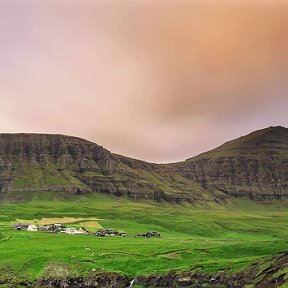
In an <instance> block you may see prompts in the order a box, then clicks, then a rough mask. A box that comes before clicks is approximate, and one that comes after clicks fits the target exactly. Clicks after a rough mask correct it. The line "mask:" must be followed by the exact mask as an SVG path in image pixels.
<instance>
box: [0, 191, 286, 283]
mask: <svg viewBox="0 0 288 288" xmlns="http://www.w3.org/2000/svg"><path fill="white" fill-rule="evenodd" d="M287 208H288V205H287V201H276V200H275V201H273V202H272V203H265V202H261V203H255V202H252V201H249V200H243V199H242V200H239V199H238V200H234V201H233V202H230V203H229V204H226V205H217V204H215V203H214V204H212V203H210V204H205V205H204V204H201V203H198V204H197V205H196V204H195V205H191V204H187V203H186V204H182V205H179V204H169V203H166V202H161V203H160V202H149V201H147V202H144V201H143V202H135V201H133V200H131V199H126V198H116V197H113V196H108V195H101V194H100V195H90V196H86V197H82V198H77V200H75V199H68V200H67V199H66V200H64V199H62V200H61V199H51V198H50V197H49V196H47V198H45V197H43V196H42V198H37V197H34V199H33V201H32V202H29V203H21V204H5V205H2V206H1V208H0V272H1V275H2V276H0V278H1V277H4V276H3V275H8V276H9V277H12V276H13V275H14V276H13V277H19V278H20V277H25V278H28V279H29V280H31V281H33V280H34V279H36V278H38V277H39V276H41V275H43V274H45V273H46V274H47V273H48V272H49V269H48V268H49V267H50V266H51V265H52V266H53V265H56V266H57V267H65V273H69V274H70V275H71V276H72V275H75V276H76V275H89V273H90V272H91V271H95V270H105V271H114V272H119V273H122V274H126V275H129V276H131V277H133V276H135V275H139V274H151V273H159V274H161V273H165V272H167V271H169V270H171V269H182V270H185V269H190V268H192V267H196V268H195V269H199V270H201V271H203V272H204V271H205V272H218V271H227V272H228V273H233V272H236V271H239V270H240V269H242V268H244V267H247V266H248V265H249V264H251V263H253V262H255V261H257V260H258V259H260V258H261V257H264V256H270V255H271V254H274V253H279V252H283V251H285V250H287V249H288V221H287V219H288V209H287ZM62 217H63V219H64V217H73V218H76V219H75V221H74V223H69V224H67V225H66V226H67V227H69V226H70V227H80V226H81V225H82V222H83V221H84V220H83V219H86V218H87V221H86V222H88V220H89V218H90V220H89V221H90V222H91V218H97V224H100V225H101V226H102V227H103V228H107V229H108V228H111V229H117V230H121V231H125V232H127V233H128V236H127V237H126V238H123V237H118V236H115V237H94V236H86V235H66V234H62V233H58V234H53V233H47V232H28V231H23V230H22V231H16V230H14V229H13V228H12V224H13V223H16V221H17V220H16V219H23V220H25V221H26V222H33V221H36V222H37V221H39V220H40V219H43V218H62ZM78 219H82V220H79V221H78ZM58 222H59V221H58ZM92 222H93V221H92ZM95 231H96V228H91V232H95ZM147 231H158V232H160V233H161V237H160V238H150V239H145V238H136V237H135V235H136V234H139V233H145V232H147ZM47 267H48V268H47ZM60 270H61V269H60ZM63 273H64V272H63ZM8 276H7V277H8ZM0 280H1V279H0Z"/></svg>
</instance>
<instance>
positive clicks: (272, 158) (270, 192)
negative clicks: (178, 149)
mask: <svg viewBox="0 0 288 288" xmlns="http://www.w3.org/2000/svg"><path fill="white" fill-rule="evenodd" d="M287 148H288V129H287V128H283V127H270V128H266V129H263V130H260V131H256V132H253V133H251V134H249V135H247V136H244V137H240V138H238V139H236V140H233V141H230V142H227V143H225V144H224V145H222V146H220V147H218V148H216V149H214V150H211V151H209V152H207V153H203V154H200V155H198V156H196V157H194V158H191V159H188V160H186V161H183V162H179V163H172V164H153V163H148V162H145V161H140V160H135V159H131V158H128V157H124V156H121V155H117V154H113V153H111V152H110V151H108V150H106V149H105V148H103V147H101V146H99V145H97V144H95V143H92V142H90V141H86V140H84V139H80V138H76V137H71V136H63V135H49V134H0V193H1V194H0V195H1V199H2V201H6V202H8V201H23V200H28V199H30V198H31V197H33V195H34V194H35V193H43V192H49V193H53V194H55V195H57V196H59V197H71V196H74V195H81V194H86V193H91V192H92V193H108V194H114V195H116V196H128V197H131V198H135V199H140V198H146V199H153V200H161V199H164V200H167V201H170V202H180V201H182V200H185V201H189V202H194V201H213V202H214V201H217V202H218V201H225V200H227V199H229V197H230V196H248V197H250V198H253V199H258V198H261V199H263V198H268V197H269V198H271V197H272V198H274V197H285V196H288V172H287V171H288V169H287V168H288V152H287V151H288V150H287Z"/></svg>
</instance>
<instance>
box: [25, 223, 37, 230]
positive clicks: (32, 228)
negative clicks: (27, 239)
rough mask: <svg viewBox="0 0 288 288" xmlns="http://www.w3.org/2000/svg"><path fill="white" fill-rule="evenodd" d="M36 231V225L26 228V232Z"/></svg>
mask: <svg viewBox="0 0 288 288" xmlns="http://www.w3.org/2000/svg"><path fill="white" fill-rule="evenodd" d="M37 230H38V229H37V227H36V225H32V224H31V225H29V226H28V228H27V231H37Z"/></svg>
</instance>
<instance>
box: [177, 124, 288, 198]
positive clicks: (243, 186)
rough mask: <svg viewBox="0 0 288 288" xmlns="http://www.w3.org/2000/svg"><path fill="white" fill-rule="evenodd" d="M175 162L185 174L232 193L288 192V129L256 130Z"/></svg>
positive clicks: (272, 194)
mask: <svg viewBox="0 0 288 288" xmlns="http://www.w3.org/2000/svg"><path fill="white" fill-rule="evenodd" d="M172 166H173V167H174V171H175V172H176V173H180V174H181V175H182V176H183V177H185V178H187V179H190V180H193V181H196V182H198V183H201V185H202V186H203V187H213V188H215V189H218V190H220V191H222V192H224V193H225V194H227V195H230V196H236V197H238V196H247V197H249V198H252V199H257V198H260V199H263V198H274V197H276V198H277V197H278V198H279V197H280V198H281V197H283V196H288V129H287V128H283V127H269V128H266V129H263V130H259V131H255V132H253V133H251V134H249V135H247V136H242V137H240V138H238V139H235V140H232V141H229V142H227V143H225V144H223V145H221V146H220V147H218V148H216V149H213V150H211V151H209V152H206V153H203V154H200V155H198V156H196V157H193V158H190V159H187V160H186V161H185V162H182V163H179V164H174V165H172Z"/></svg>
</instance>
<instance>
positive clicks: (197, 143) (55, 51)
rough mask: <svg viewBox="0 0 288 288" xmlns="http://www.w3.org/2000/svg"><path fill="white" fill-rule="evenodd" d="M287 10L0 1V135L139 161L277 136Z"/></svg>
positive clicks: (284, 82)
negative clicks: (51, 137) (64, 143)
mask: <svg viewBox="0 0 288 288" xmlns="http://www.w3.org/2000/svg"><path fill="white" fill-rule="evenodd" d="M287 31H288V2H287V1H284V0H283V1H282V0H262V1H260V0H249V1H246V0H227V1H225V0H201V1H200V0H198V1H196V0H195V1H194V0H186V1H184V0H182V1H180V0H179V1H178V0H173V1H172V0H158V1H157V0H153V1H152V0H126V1H125V0H123V1H120V0H0V107H1V110H0V111H1V112H0V133H4V132H5V133H7V132H11V133H12V132H13V133H14V132H27V133H28V132H29V133H30V132H33V133H53V134H54V133H55V134H59V133H60V134H66V135H73V136H78V137H82V138H85V139H87V140H90V141H93V142H95V143H97V144H99V145H102V146H104V147H105V148H107V149H108V150H110V151H112V152H114V153H118V154H122V155H125V156H130V157H133V158H137V159H142V160H146V161H150V162H157V163H167V162H174V161H180V160H184V159H187V158H189V157H192V156H194V155H197V154H199V153H201V152H204V151H207V150H209V149H212V148H215V147H216V146H219V145H220V144H222V143H224V142H225V141H228V140H231V139H234V138H236V137H239V136H242V135H245V134H247V133H250V132H252V131H254V130H257V129H262V128H265V127H269V126H278V125H281V126H285V127H287V126H288V116H287V107H288V97H287V91H288V89H287V88H288V53H287V51H288V33H287Z"/></svg>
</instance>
